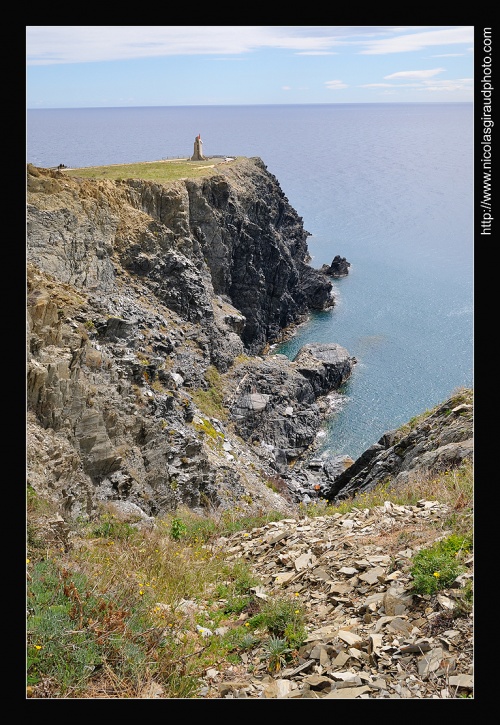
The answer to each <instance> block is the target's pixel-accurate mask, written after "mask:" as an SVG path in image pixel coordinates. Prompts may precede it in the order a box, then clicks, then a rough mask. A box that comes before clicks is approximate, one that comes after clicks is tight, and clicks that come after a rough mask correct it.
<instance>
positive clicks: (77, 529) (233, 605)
mask: <svg viewBox="0 0 500 725" xmlns="http://www.w3.org/2000/svg"><path fill="white" fill-rule="evenodd" d="M472 494H473V468H472V464H471V463H466V464H464V465H463V466H461V467H460V468H459V469H456V470H454V471H448V472H445V473H442V474H440V475H437V476H433V477H428V478H422V479H420V480H415V481H414V482H413V484H409V485H408V486H407V487H405V489H404V490H392V489H391V488H390V486H389V485H386V486H383V487H380V488H379V489H375V490H373V491H371V492H369V493H365V494H363V495H362V496H359V497H357V498H354V499H352V500H349V501H343V502H342V503H341V504H340V505H339V506H332V505H330V504H326V503H325V502H318V503H317V504H314V505H311V506H309V507H307V509H306V508H304V507H303V508H302V511H301V513H300V515H302V516H308V517H314V516H317V515H322V516H324V515H333V514H335V513H337V514H338V513H341V514H342V513H346V512H348V511H349V510H352V509H353V508H360V507H363V508H372V507H374V506H379V505H381V504H382V503H383V502H384V501H391V502H393V503H397V504H407V505H408V504H414V503H415V502H416V501H418V500H419V499H422V498H427V499H434V500H439V501H443V502H445V503H447V504H448V505H449V506H450V508H451V510H452V512H453V514H452V516H450V518H449V520H447V521H446V522H445V525H446V527H448V528H447V531H446V536H445V537H444V538H441V539H439V534H440V532H439V531H434V533H433V534H432V536H431V535H430V534H429V541H430V544H429V546H428V547H427V546H425V542H424V544H423V545H420V548H419V550H418V552H417V554H416V555H415V557H414V558H413V560H412V562H411V575H412V577H413V585H414V589H415V592H421V593H425V594H427V595H435V594H436V593H437V592H438V591H439V590H440V589H442V588H445V587H447V586H449V585H450V583H451V582H452V581H453V579H454V578H455V577H456V576H457V574H459V573H460V572H461V571H462V570H463V562H464V559H465V558H466V557H467V556H468V555H469V554H470V552H471V550H472V545H473V539H472V505H473V495H472ZM27 504H28V521H29V524H28V546H27V569H28V591H27V611H28V618H27V683H28V694H29V695H30V696H34V697H53V698H54V697H56V698H98V697H106V698H134V697H140V696H141V694H142V693H143V692H145V691H146V688H147V687H148V686H151V684H152V683H155V684H156V686H160V687H161V690H162V697H168V698H193V697H198V696H199V695H198V692H199V688H200V683H201V677H202V675H203V674H204V673H205V671H206V669H207V668H208V667H212V666H213V667H218V668H219V669H220V667H221V663H223V662H227V663H228V664H229V663H232V664H236V663H238V662H241V658H242V656H243V655H244V653H245V652H249V651H253V652H260V653H261V658H262V659H263V660H264V662H265V665H266V669H267V670H268V671H269V672H271V673H276V672H278V671H279V670H280V669H281V668H282V667H283V666H285V664H289V663H293V662H295V661H297V650H298V648H299V647H300V646H301V644H302V643H303V641H304V639H305V635H306V629H305V622H306V619H305V613H304V610H303V608H302V605H301V603H300V600H299V599H290V598H287V597H283V598H280V597H274V598H273V599H272V600H271V601H269V600H264V602H263V600H261V599H258V598H257V597H256V596H255V587H256V586H258V584H259V580H258V579H257V578H256V576H255V575H254V574H253V572H252V571H251V569H250V568H249V566H248V565H247V563H246V562H245V561H244V560H235V561H230V562H228V561H227V560H225V558H224V556H223V554H222V553H221V554H219V555H217V554H216V553H214V551H213V550H212V549H210V548H209V547H208V546H207V544H209V543H210V542H211V541H213V540H215V539H216V538H217V537H219V536H222V535H225V536H228V535H230V534H231V533H233V532H234V531H247V530H248V531H249V530H251V529H252V528H254V527H258V526H262V525H264V524H265V523H267V522H268V521H270V520H274V521H277V520H279V519H280V518H282V516H281V515H280V514H278V513H276V512H271V513H268V514H267V515H262V516H252V517H244V516H242V515H239V516H238V515H236V514H235V513H234V512H225V514H224V515H218V516H216V515H210V516H200V515H198V514H195V513H194V512H192V511H190V510H188V509H179V510H178V511H176V512H173V513H172V514H171V515H170V516H169V517H166V518H165V519H162V520H159V521H157V527H156V528H155V529H153V530H151V529H144V530H141V529H140V528H138V527H137V526H136V525H134V524H131V523H123V522H120V521H118V520H117V519H116V518H115V517H114V516H112V515H110V514H109V513H104V514H103V515H101V517H100V518H99V520H98V521H95V522H92V523H89V522H78V523H76V524H75V525H74V530H73V531H72V532H70V533H71V536H72V538H73V541H74V542H77V543H78V545H73V546H68V545H67V544H68V542H67V541H66V539H65V538H64V536H63V535H62V534H61V536H59V537H57V536H55V537H53V538H52V539H51V538H50V537H49V538H48V537H47V536H46V535H44V533H43V531H42V530H41V529H40V528H39V527H37V526H36V525H35V523H34V522H36V520H37V517H42V518H43V517H45V518H47V517H48V516H49V515H50V504H49V503H48V502H47V501H44V500H42V499H40V498H39V497H37V496H36V494H35V493H34V491H33V490H32V489H29V490H28V499H27ZM399 536H400V541H399V542H398V543H399V545H401V544H402V543H405V542H404V541H403V538H404V536H408V537H410V536H411V533H410V532H407V531H405V532H402V533H400V534H399ZM401 537H403V538H401ZM436 539H438V542H437V543H435V542H436ZM465 594H466V596H464V597H463V598H462V599H461V600H460V603H459V605H457V611H456V612H455V616H463V615H464V614H465V613H467V612H468V611H470V608H471V606H472V589H471V587H469V590H468V591H467V592H466V593H465ZM228 623H229V624H230V626H228V627H224V626H223V625H227V624H228ZM219 627H221V634H217V635H216V634H214V632H215V630H216V629H217V628H219ZM206 630H209V631H210V632H211V633H212V636H209V637H204V636H203V633H204V632H206Z"/></svg>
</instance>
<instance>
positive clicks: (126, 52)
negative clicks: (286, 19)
mask: <svg viewBox="0 0 500 725" xmlns="http://www.w3.org/2000/svg"><path fill="white" fill-rule="evenodd" d="M336 29H337V30H338V28H336V26H325V27H323V28H322V27H321V26H320V27H314V26H313V27H302V26H297V27H294V26H252V25H248V26H246V25H244V26H241V25H238V26H232V25H221V26H219V25H213V26H203V25H200V26H196V25H176V26H169V25H152V26H151V25H93V26H92V25H78V26H76V25H32V26H27V28H26V48H27V61H28V65H49V64H55V63H91V62H98V61H111V60H127V59H133V58H146V57H158V56H172V55H214V54H217V55H237V54H241V53H248V52H250V51H254V50H258V49H261V48H278V49H288V50H292V51H298V52H303V53H318V52H319V53H321V52H329V51H330V48H331V46H332V45H333V44H334V43H335V42H336V36H335V30H336Z"/></svg>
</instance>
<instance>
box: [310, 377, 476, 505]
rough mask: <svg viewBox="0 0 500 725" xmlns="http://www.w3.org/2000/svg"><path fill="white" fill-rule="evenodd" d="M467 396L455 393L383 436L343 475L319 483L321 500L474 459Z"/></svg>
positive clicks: (395, 483)
mask: <svg viewBox="0 0 500 725" xmlns="http://www.w3.org/2000/svg"><path fill="white" fill-rule="evenodd" d="M473 411H474V407H473V394H472V391H471V390H468V389H464V390H460V391H458V392H457V393H455V394H454V395H452V396H451V397H450V398H449V399H448V400H447V401H446V402H445V403H443V404H442V405H439V406H437V407H436V408H435V409H433V410H432V411H429V412H427V413H425V414H423V415H421V416H419V417H418V418H416V419H414V420H413V421H410V423H409V424H407V425H405V426H402V427H401V428H399V429H398V430H395V431H390V432H388V433H385V434H384V435H383V436H382V438H380V440H379V441H378V443H375V444H374V445H372V446H370V448H368V449H367V450H366V451H364V453H362V455H361V456H360V457H359V458H358V459H357V460H356V461H355V462H354V463H353V465H351V466H349V467H348V468H347V469H346V470H345V471H343V472H342V473H340V474H339V475H337V476H335V477H334V479H333V481H332V480H326V481H325V480H324V481H323V482H322V493H321V495H322V497H323V498H325V499H326V500H328V501H338V500H342V499H345V498H349V497H352V496H355V495H356V494H358V493H360V492H365V491H370V490H372V489H373V488H375V487H376V486H378V485H379V484H382V483H387V482H389V481H390V484H391V487H398V486H404V485H405V484H406V483H407V482H408V481H409V480H410V479H411V478H414V477H416V476H418V475H426V474H428V473H440V472H442V471H447V470H450V469H452V468H457V467H458V466H460V464H461V463H462V462H463V461H464V460H466V459H472V458H473V455H474V430H473Z"/></svg>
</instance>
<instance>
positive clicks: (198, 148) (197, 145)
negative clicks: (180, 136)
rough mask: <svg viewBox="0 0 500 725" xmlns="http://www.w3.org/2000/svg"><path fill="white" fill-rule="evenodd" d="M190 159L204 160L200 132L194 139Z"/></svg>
mask: <svg viewBox="0 0 500 725" xmlns="http://www.w3.org/2000/svg"><path fill="white" fill-rule="evenodd" d="M191 161H205V157H204V156H203V141H202V140H201V136H200V134H198V135H197V137H196V138H195V140H194V152H193V155H192V156H191Z"/></svg>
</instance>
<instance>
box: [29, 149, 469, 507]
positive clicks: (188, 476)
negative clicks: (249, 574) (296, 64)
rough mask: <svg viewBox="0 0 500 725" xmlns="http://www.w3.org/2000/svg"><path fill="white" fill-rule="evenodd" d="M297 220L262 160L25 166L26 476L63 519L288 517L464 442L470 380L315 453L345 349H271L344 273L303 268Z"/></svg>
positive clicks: (323, 303)
mask: <svg viewBox="0 0 500 725" xmlns="http://www.w3.org/2000/svg"><path fill="white" fill-rule="evenodd" d="M307 236H308V233H307V232H306V231H305V230H304V227H303V223H302V219H301V218H300V217H299V216H298V214H297V213H296V211H295V210H294V209H293V208H292V207H291V206H290V204H289V202H288V200H287V199H286V197H285V195H284V194H283V192H282V190H281V188H280V186H279V183H278V181H277V179H276V178H275V177H274V176H273V175H272V174H270V173H269V172H268V171H267V169H266V167H265V165H264V164H263V163H262V161H261V160H260V159H243V160H241V161H239V162H238V163H236V164H233V165H220V167H218V170H217V173H216V174H215V175H213V176H211V177H208V178H200V179H183V180H178V181H172V182H168V183H165V184H158V183H153V182H150V181H144V180H138V179H126V180H119V181H111V180H88V179H83V178H79V177H70V176H69V175H66V174H64V173H63V172H62V171H60V170H56V171H51V170H47V169H40V168H36V167H33V166H31V165H28V167H27V352H28V361H27V480H28V485H29V486H31V487H32V488H33V489H34V490H35V491H36V492H37V493H38V494H39V495H40V496H41V497H44V498H48V499H50V500H51V501H52V502H53V503H55V504H56V505H57V506H58V508H59V509H60V510H61V513H62V514H63V516H64V517H65V518H68V519H71V518H76V517H84V518H85V517H93V516H94V515H95V514H96V512H97V511H98V510H99V508H100V506H101V504H105V503H109V502H110V501H113V502H114V506H115V509H116V507H119V508H120V507H121V509H122V511H124V512H128V513H132V515H133V516H134V517H135V518H137V519H139V520H141V519H143V520H148V519H150V518H151V517H154V516H158V515H161V514H162V513H164V512H166V511H171V510H175V509H176V508H177V507H178V506H179V505H180V504H185V505H187V506H189V507H190V508H193V509H195V510H203V509H207V508H208V509H218V508H220V507H222V508H237V509H238V510H240V511H242V512H244V513H245V512H248V513H251V512H259V511H263V510H267V509H275V510H279V511H282V512H284V513H290V512H293V511H294V510H295V509H296V505H297V503H298V502H300V501H308V500H311V499H312V498H315V497H316V498H317V497H321V498H325V499H327V500H329V501H335V500H337V499H342V498H344V497H345V496H348V495H355V494H356V493H357V492H359V491H366V490H369V489H370V488H373V487H374V486H375V485H377V484H378V483H381V482H382V483H383V482H386V481H387V480H389V479H392V478H394V479H396V480H397V482H398V484H401V485H403V484H404V480H406V479H405V476H406V477H408V476H409V475H411V474H412V473H414V472H415V471H417V470H424V469H428V470H431V469H433V470H438V469H439V468H441V469H442V468H443V466H453V465H458V464H459V463H460V462H461V460H462V459H463V458H466V457H472V454H473V442H472V392H471V391H469V392H468V393H467V396H469V397H467V399H463V400H462V399H461V398H460V400H457V398H456V397H454V398H452V399H450V401H447V402H446V403H445V404H443V406H442V410H440V411H438V412H435V411H431V412H430V413H429V414H426V415H424V416H423V417H422V420H421V421H420V422H419V424H418V426H416V427H413V426H410V428H409V432H405V431H402V430H399V431H393V432H389V433H387V434H386V435H385V436H384V437H383V438H382V439H381V440H380V441H379V442H378V443H377V444H374V446H372V447H371V448H370V449H369V450H368V451H366V452H365V453H364V454H363V455H362V456H361V457H360V458H359V459H358V460H357V461H352V460H351V459H349V458H348V457H340V458H339V457H337V458H332V459H322V460H319V461H318V460H314V457H313V453H314V448H315V440H316V436H317V433H318V432H319V429H320V426H321V424H322V422H323V420H324V419H325V416H327V415H328V414H329V411H330V410H331V408H330V407H329V397H330V396H332V395H333V396H334V395H335V391H336V390H337V389H338V388H340V386H341V385H342V384H343V383H344V382H345V381H346V380H347V379H348V378H349V376H350V375H351V373H352V370H353V366H354V365H355V363H356V361H355V359H354V358H353V357H351V356H350V354H349V352H348V351H347V350H345V349H344V348H342V347H341V346H340V345H337V344H335V343H332V344H329V345H318V344H316V345H308V346H305V347H304V348H302V349H301V350H300V351H299V353H298V354H297V356H296V358H295V360H293V361H290V360H288V358H286V357H285V356H283V355H272V354H267V353H266V350H267V348H268V345H269V343H272V342H274V341H276V340H277V339H279V336H280V335H281V334H283V331H284V330H285V329H287V328H290V327H291V326H293V325H294V324H296V323H297V322H299V321H301V320H302V319H304V316H305V315H306V314H307V313H308V311H310V310H312V309H325V308H328V307H330V306H332V305H333V304H334V298H333V296H332V285H331V281H330V279H329V276H332V275H333V276H339V275H343V274H346V273H347V268H348V266H349V264H348V263H347V262H346V260H345V259H344V258H341V257H339V256H337V257H336V258H335V259H334V262H333V263H332V268H325V269H323V270H322V271H319V270H315V269H313V268H312V267H310V266H309V255H308V249H307ZM333 267H335V269H333ZM462 404H463V405H464V406H465V407H459V406H460V405H462ZM428 418H429V419H428Z"/></svg>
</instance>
